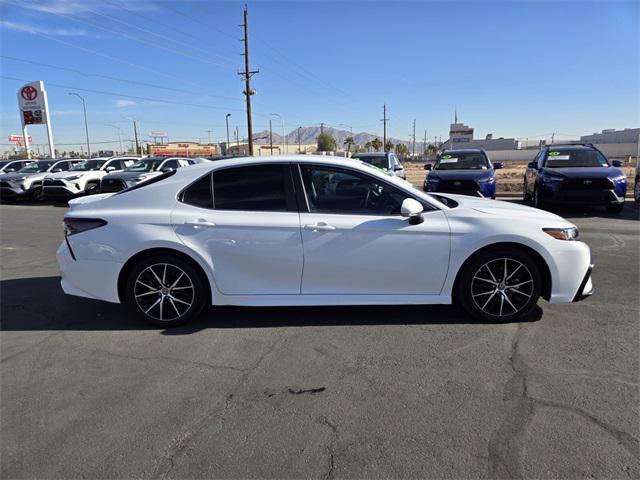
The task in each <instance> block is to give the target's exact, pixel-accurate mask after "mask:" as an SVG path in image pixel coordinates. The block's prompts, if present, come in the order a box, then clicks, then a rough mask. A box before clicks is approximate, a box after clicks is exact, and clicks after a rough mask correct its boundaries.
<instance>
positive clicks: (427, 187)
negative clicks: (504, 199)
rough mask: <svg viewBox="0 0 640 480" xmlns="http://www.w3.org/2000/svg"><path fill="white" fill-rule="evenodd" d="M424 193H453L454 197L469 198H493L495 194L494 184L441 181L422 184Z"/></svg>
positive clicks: (469, 181) (472, 181)
mask: <svg viewBox="0 0 640 480" xmlns="http://www.w3.org/2000/svg"><path fill="white" fill-rule="evenodd" d="M422 189H423V190H424V191H425V192H430V193H453V194H456V195H468V196H471V197H482V198H486V197H494V196H495V194H496V184H495V182H492V183H483V184H479V183H478V182H476V181H475V180H461V181H456V180H444V181H443V180H441V181H439V182H426V181H425V182H424V184H423V188H422Z"/></svg>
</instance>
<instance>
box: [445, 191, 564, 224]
mask: <svg viewBox="0 0 640 480" xmlns="http://www.w3.org/2000/svg"><path fill="white" fill-rule="evenodd" d="M438 195H441V196H443V197H447V198H451V199H452V200H455V201H456V202H458V204H459V205H458V207H456V208H461V207H462V208H471V209H473V210H477V211H478V212H482V213H488V214H492V215H500V216H510V217H514V216H515V217H520V218H522V217H523V216H526V217H538V218H544V219H548V220H551V219H553V220H556V221H557V220H560V221H563V222H567V221H566V220H565V219H563V218H562V217H561V216H559V215H556V214H554V213H551V212H547V211H545V210H540V209H538V208H533V207H528V206H527V205H521V204H518V203H512V202H503V201H500V200H491V199H489V198H480V197H470V196H467V195H454V194H449V193H438Z"/></svg>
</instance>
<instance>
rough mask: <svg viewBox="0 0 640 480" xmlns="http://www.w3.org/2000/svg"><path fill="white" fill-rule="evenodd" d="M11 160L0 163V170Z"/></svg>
mask: <svg viewBox="0 0 640 480" xmlns="http://www.w3.org/2000/svg"><path fill="white" fill-rule="evenodd" d="M10 161H11V160H4V161H2V162H0V168H2V167H4V166H5V165H7V164H8V163H9V162H10Z"/></svg>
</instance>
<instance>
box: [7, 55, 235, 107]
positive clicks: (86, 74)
mask: <svg viewBox="0 0 640 480" xmlns="http://www.w3.org/2000/svg"><path fill="white" fill-rule="evenodd" d="M0 58H5V59H7V60H13V61H15V62H22V63H29V64H32V65H37V66H39V67H46V68H53V69H56V70H63V71H66V72H72V73H75V74H77V75H82V76H85V77H97V78H104V79H106V80H113V81H116V82H122V83H128V84H131V85H140V86H143V87H151V88H157V89H160V90H167V91H170V92H178V93H186V94H188V95H197V96H199V97H203V96H206V97H211V98H223V99H225V100H239V98H237V97H227V96H224V95H213V94H208V93H200V92H198V93H196V92H191V91H189V90H182V89H179V88H171V87H166V86H163V85H157V84H153V83H147V82H137V81H135V80H128V79H126V78H118V77H111V76H109V75H101V74H98V73H87V72H83V71H81V70H77V69H75V68H69V67H62V66H59V65H50V64H48V63H41V62H36V61H34V60H25V59H22V58H16V57H11V56H8V55H0Z"/></svg>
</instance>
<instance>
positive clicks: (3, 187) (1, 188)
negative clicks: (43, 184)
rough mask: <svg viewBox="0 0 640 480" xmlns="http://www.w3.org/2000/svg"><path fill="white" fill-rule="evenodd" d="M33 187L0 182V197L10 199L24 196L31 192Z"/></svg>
mask: <svg viewBox="0 0 640 480" xmlns="http://www.w3.org/2000/svg"><path fill="white" fill-rule="evenodd" d="M32 191H33V189H31V188H26V189H25V187H24V186H22V185H11V184H10V183H8V182H1V183H0V198H6V199H12V198H20V197H26V196H28V195H30V194H31V193H32Z"/></svg>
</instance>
